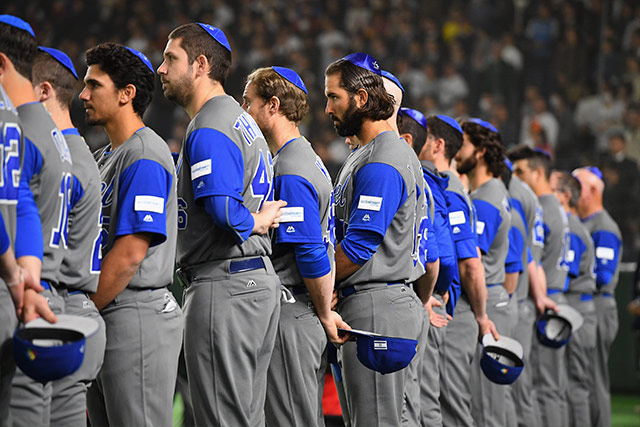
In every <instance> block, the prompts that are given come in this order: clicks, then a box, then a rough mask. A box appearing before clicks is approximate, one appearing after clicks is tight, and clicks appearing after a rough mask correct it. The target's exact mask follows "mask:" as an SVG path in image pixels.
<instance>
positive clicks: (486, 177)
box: [436, 163, 493, 192]
mask: <svg viewBox="0 0 640 427" xmlns="http://www.w3.org/2000/svg"><path fill="white" fill-rule="evenodd" d="M436 167H437V166H436ZM467 176H468V177H469V192H472V191H474V190H477V189H478V188H480V187H482V186H483V185H484V184H486V183H487V182H489V181H490V180H491V178H493V175H492V174H490V173H489V169H488V168H487V165H485V164H482V163H478V164H477V165H476V167H475V168H473V169H472V170H471V171H469V172H468V173H467Z"/></svg>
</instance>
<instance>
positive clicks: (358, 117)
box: [331, 97, 364, 138]
mask: <svg viewBox="0 0 640 427" xmlns="http://www.w3.org/2000/svg"><path fill="white" fill-rule="evenodd" d="M331 119H332V120H333V127H334V128H335V129H336V132H338V135H340V136H341V137H343V138H344V137H347V136H352V135H357V134H358V133H359V132H360V129H362V122H363V120H364V116H363V114H362V112H361V111H360V110H358V108H357V107H356V103H355V101H354V100H353V97H351V98H349V107H348V108H347V111H345V112H344V115H343V117H342V119H338V118H337V117H336V116H334V115H333V114H331Z"/></svg>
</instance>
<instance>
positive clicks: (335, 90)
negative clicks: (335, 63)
mask: <svg viewBox="0 0 640 427" xmlns="http://www.w3.org/2000/svg"><path fill="white" fill-rule="evenodd" d="M344 92H346V90H345V89H343V88H342V87H340V74H338V73H335V74H329V75H325V76H324V94H325V95H327V96H329V95H331V94H333V95H339V94H342V93H344Z"/></svg>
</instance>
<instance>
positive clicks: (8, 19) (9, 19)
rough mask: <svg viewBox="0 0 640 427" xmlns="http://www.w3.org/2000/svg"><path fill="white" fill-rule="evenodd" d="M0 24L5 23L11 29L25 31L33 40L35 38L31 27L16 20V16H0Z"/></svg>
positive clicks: (25, 22)
mask: <svg viewBox="0 0 640 427" xmlns="http://www.w3.org/2000/svg"><path fill="white" fill-rule="evenodd" d="M0 22H2V23H5V24H7V25H11V26H12V27H15V28H17V29H19V30H23V31H26V32H27V33H29V34H31V36H33V37H34V38H35V37H36V33H34V32H33V28H31V25H29V23H28V22H27V21H24V20H22V19H20V18H18V17H17V16H13V15H0Z"/></svg>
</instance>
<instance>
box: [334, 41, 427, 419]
mask: <svg viewBox="0 0 640 427" xmlns="http://www.w3.org/2000/svg"><path fill="white" fill-rule="evenodd" d="M325 96H326V97H327V105H326V108H325V112H326V113H327V114H328V115H329V116H330V117H331V119H332V121H333V124H334V127H335V128H336V131H337V132H338V134H339V135H340V136H342V137H346V136H350V135H356V136H357V138H358V140H359V141H360V147H359V148H358V149H357V150H355V151H353V152H352V153H351V154H350V156H349V157H348V158H347V160H346V161H345V163H344V165H343V166H342V168H341V170H340V173H339V176H338V180H337V183H336V186H335V188H334V197H335V199H336V227H339V228H342V230H343V233H336V235H338V234H341V235H343V236H344V238H343V239H342V240H341V241H340V242H339V243H338V245H337V246H336V281H337V288H338V305H337V308H336V309H337V311H338V312H339V313H340V314H341V315H342V317H343V318H344V320H345V321H346V322H347V323H349V325H351V326H352V327H354V328H358V329H365V330H373V331H375V332H377V333H380V334H383V335H389V336H398V337H405V338H412V339H417V338H418V337H420V336H421V335H422V334H423V333H424V328H425V327H426V322H425V314H424V309H423V305H422V302H421V300H420V299H418V297H417V296H416V294H415V293H414V292H413V290H411V288H409V287H407V286H405V283H407V282H408V280H409V278H410V276H411V274H412V271H413V268H414V264H413V259H412V258H413V257H412V252H414V249H413V247H412V246H413V245H414V242H415V240H414V239H409V238H407V237H408V236H411V235H412V234H413V232H414V230H415V229H416V225H415V222H416V221H417V220H419V217H417V216H416V212H417V209H416V203H421V202H422V203H424V202H423V200H424V194H422V197H421V199H420V198H418V197H416V192H417V191H419V187H418V185H419V181H418V178H421V176H420V175H421V171H420V168H419V163H418V161H417V158H415V154H413V157H412V156H409V155H408V154H405V153H406V152H405V151H404V150H398V147H399V146H398V135H397V134H395V132H393V131H392V128H391V126H390V125H389V124H388V123H387V122H386V120H387V119H388V118H389V117H390V116H391V115H392V113H393V99H392V97H391V96H389V94H388V93H387V91H386V90H385V89H384V85H383V81H382V78H381V77H380V67H379V65H378V63H377V61H376V60H375V59H374V58H372V57H371V56H369V55H367V54H364V53H355V54H351V55H348V56H346V57H345V58H342V59H340V60H338V61H335V62H333V63H332V64H330V65H329V66H328V67H327V69H326V71H325ZM405 146H406V145H405ZM408 148H409V147H408V146H407V149H408ZM414 159H415V161H414ZM416 172H417V173H416ZM425 222H426V220H425ZM425 226H426V224H425ZM420 240H422V239H421V238H419V239H418V243H419V244H418V246H417V247H418V248H420V243H422V242H421V241H420ZM417 255H418V256H420V255H422V258H424V254H417ZM422 285H423V284H422V283H421V282H418V283H417V286H418V287H420V286H422ZM418 290H419V292H420V293H421V294H422V295H423V296H425V299H424V300H423V301H424V302H426V300H427V299H428V297H429V293H430V290H429V289H418ZM422 352H423V346H422V345H419V346H418V350H417V354H416V355H415V357H414V359H413V360H412V362H411V364H410V365H409V366H408V367H407V368H405V369H403V370H400V371H398V372H394V373H392V374H387V375H384V376H382V375H380V374H378V373H376V372H374V371H372V370H369V369H367V368H366V367H364V366H363V365H362V364H361V363H360V362H359V361H358V358H357V357H356V348H355V343H354V342H347V343H345V344H344V345H342V346H341V347H340V348H339V349H338V362H339V364H340V366H341V368H342V382H343V385H344V392H345V400H346V402H344V403H345V408H346V413H347V416H348V419H347V420H346V422H347V423H348V424H349V425H352V426H372V425H400V424H401V423H402V420H403V417H405V416H406V417H407V419H406V422H407V423H408V424H409V425H417V424H418V422H419V421H418V417H419V388H418V387H417V386H418V367H419V363H420V362H421V360H422V357H423V354H422Z"/></svg>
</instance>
